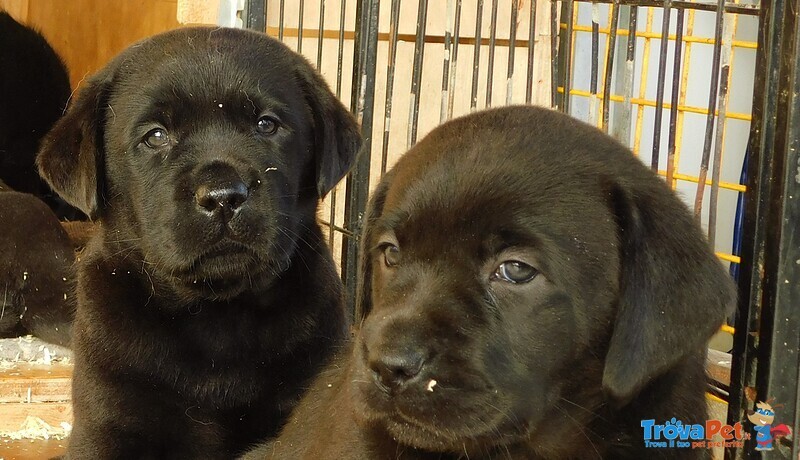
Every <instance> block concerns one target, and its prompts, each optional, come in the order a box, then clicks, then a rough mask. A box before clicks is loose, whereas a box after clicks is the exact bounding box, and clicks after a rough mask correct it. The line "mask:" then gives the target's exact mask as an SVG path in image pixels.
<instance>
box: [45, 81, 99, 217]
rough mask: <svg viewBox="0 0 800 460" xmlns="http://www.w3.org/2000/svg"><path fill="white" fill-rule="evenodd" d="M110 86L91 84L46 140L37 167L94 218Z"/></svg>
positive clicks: (68, 197) (94, 82)
mask: <svg viewBox="0 0 800 460" xmlns="http://www.w3.org/2000/svg"><path fill="white" fill-rule="evenodd" d="M109 86H110V85H109V83H108V82H107V81H106V79H105V72H103V73H102V74H99V75H98V76H96V77H95V78H93V79H92V80H91V81H89V82H88V83H87V85H86V87H85V88H83V89H82V90H81V91H80V94H79V95H78V96H77V98H76V99H75V100H74V101H73V102H72V103H71V104H70V106H69V108H68V109H67V113H66V114H65V115H64V116H62V117H61V118H60V119H59V120H58V121H57V122H56V124H55V125H54V126H53V128H52V129H51V130H50V132H48V133H47V135H46V136H45V137H44V139H43V140H42V145H41V147H40V148H39V153H38V155H37V158H36V164H37V166H38V167H39V173H40V174H41V175H42V177H44V179H45V180H46V181H47V183H48V184H50V187H51V188H52V189H53V190H55V191H56V193H58V194H59V195H60V196H61V197H62V198H64V200H66V201H67V202H68V203H69V204H71V205H73V206H75V207H77V208H79V209H80V210H81V211H83V212H84V213H86V215H87V216H89V218H90V219H94V218H95V217H97V215H98V213H99V211H100V205H99V198H100V194H101V188H102V177H101V176H102V175H101V172H102V168H101V165H102V161H103V160H102V158H103V122H104V112H105V107H106V105H107V100H108V87H109Z"/></svg>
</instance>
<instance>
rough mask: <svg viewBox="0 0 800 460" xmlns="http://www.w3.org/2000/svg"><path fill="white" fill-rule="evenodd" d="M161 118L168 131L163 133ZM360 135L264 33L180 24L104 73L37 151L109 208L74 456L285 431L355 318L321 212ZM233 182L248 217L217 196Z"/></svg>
mask: <svg viewBox="0 0 800 460" xmlns="http://www.w3.org/2000/svg"><path fill="white" fill-rule="evenodd" d="M267 113H269V114H272V115H273V116H274V117H275V118H277V119H279V123H278V125H279V128H278V129H277V131H276V132H275V133H273V134H264V133H259V132H257V130H256V126H257V120H258V119H259V118H260V117H262V116H263V115H264V114H267ZM155 128H160V129H165V130H166V131H167V132H168V135H169V139H170V141H169V143H168V144H167V145H164V146H161V147H151V146H148V144H146V143H145V141H146V140H147V138H148V136H147V134H146V133H148V132H149V131H150V130H152V129H155ZM360 143H361V138H360V134H359V130H358V127H357V125H356V123H355V121H354V119H353V117H352V116H351V115H350V114H349V112H347V110H346V109H345V108H344V107H343V106H342V104H341V103H340V102H339V101H337V100H336V99H335V97H334V96H333V94H332V93H331V92H330V90H329V89H328V87H327V85H326V84H325V83H324V82H323V80H322V78H321V77H320V76H319V75H318V74H317V73H316V72H315V71H314V70H313V68H312V67H311V66H310V65H309V64H308V62H307V61H305V60H304V59H303V58H302V57H300V56H298V55H297V54H295V53H293V52H292V51H290V50H289V49H288V48H287V47H285V46H284V45H282V44H281V43H279V42H278V41H276V40H273V39H271V38H269V37H267V36H265V35H263V34H256V33H252V32H246V31H241V30H234V29H219V28H185V29H180V30H176V31H172V32H168V33H165V34H162V35H159V36H155V37H152V38H150V39H147V40H144V41H142V42H140V43H138V44H135V45H133V46H132V47H130V48H129V49H128V50H126V51H125V52H123V53H122V54H121V55H120V56H118V57H117V58H115V59H114V60H113V61H112V62H111V63H110V64H109V65H108V66H106V67H105V68H104V69H103V70H101V71H100V72H99V73H98V74H97V75H95V76H94V77H93V78H92V79H91V80H89V81H88V82H87V83H86V87H85V88H84V89H83V90H82V91H81V92H80V94H79V95H78V97H77V98H76V99H75V100H74V101H73V103H72V105H71V107H70V108H69V111H68V112H67V114H66V115H65V117H64V118H62V119H61V120H60V121H59V122H58V123H57V124H56V126H55V127H54V128H53V130H52V131H51V132H50V134H49V135H48V136H47V138H46V139H45V142H44V146H43V149H42V151H41V152H40V155H39V158H38V162H39V166H40V168H41V171H42V174H43V176H44V177H46V178H47V180H48V182H49V183H50V184H51V185H52V186H53V188H54V189H56V190H57V191H58V192H59V193H61V194H62V196H64V197H66V198H67V199H68V200H69V201H70V202H71V203H72V204H74V205H76V206H78V207H79V208H81V209H82V210H83V211H84V212H86V213H87V214H88V215H90V216H92V217H94V218H96V219H98V220H99V221H100V231H99V232H98V234H97V235H96V236H95V237H94V238H93V239H92V240H91V241H90V242H89V244H88V245H87V247H86V249H85V252H84V255H83V259H82V260H81V263H80V264H79V268H78V270H79V275H78V310H77V316H76V322H75V328H74V350H75V355H76V358H75V375H74V380H73V405H74V414H75V424H74V429H73V432H72V436H71V439H70V443H69V455H70V457H71V458H75V459H84V458H92V459H105V458H108V459H111V458H171V459H188V458H215V459H216V458H230V457H231V456H233V455H234V454H236V453H238V452H241V451H242V450H244V449H245V448H246V447H247V446H248V445H250V444H251V443H253V442H255V441H257V440H259V439H262V438H264V437H266V436H268V435H270V434H274V433H275V431H276V430H277V428H278V426H279V425H280V423H282V421H283V420H284V418H285V417H286V416H287V415H288V413H289V410H290V409H291V408H292V407H293V406H294V404H295V403H296V401H297V399H298V397H299V393H300V389H301V387H303V386H304V385H305V384H306V381H307V380H308V379H309V378H310V377H311V376H312V375H314V374H316V373H317V371H318V370H319V367H320V366H321V365H322V363H323V361H325V360H326V359H327V358H328V356H329V355H330V354H331V353H332V352H333V349H334V347H335V346H336V344H338V343H339V342H340V341H341V340H342V339H343V337H344V335H345V333H346V330H347V328H346V320H345V315H344V309H343V305H342V288H341V281H340V280H339V278H338V276H337V273H336V270H335V266H334V263H333V260H332V258H331V255H330V251H329V249H328V248H327V246H326V245H325V242H324V241H323V239H322V236H321V231H320V228H319V225H318V224H317V223H316V220H315V213H316V209H317V206H318V203H319V200H320V198H321V197H322V196H324V195H325V194H326V193H327V192H328V191H329V190H330V189H331V188H332V187H333V186H334V185H335V184H336V183H337V182H338V181H339V179H341V178H342V177H343V176H344V174H345V173H346V172H347V170H348V169H349V168H350V166H351V164H352V163H353V162H354V160H355V156H356V153H357V151H358V148H359V146H360ZM231 184H240V185H241V187H246V190H247V195H246V197H247V198H246V201H244V202H242V203H241V205H240V206H239V207H238V208H236V211H235V212H234V211H232V209H233V208H232V207H226V208H224V209H226V210H228V211H230V214H229V216H228V217H227V218H224V219H223V218H222V217H221V216H223V215H224V214H213V213H211V212H210V211H207V210H205V209H204V208H202V205H201V204H200V203H201V201H200V198H201V197H202V195H203V193H202V190H203V189H204V188H205V189H206V190H208V189H211V190H227V189H228V188H230V187H233V186H232V185H231ZM215 200H216V198H215Z"/></svg>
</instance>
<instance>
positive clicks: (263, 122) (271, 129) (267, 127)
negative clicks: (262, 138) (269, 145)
mask: <svg viewBox="0 0 800 460" xmlns="http://www.w3.org/2000/svg"><path fill="white" fill-rule="evenodd" d="M279 126H280V125H279V124H278V120H276V119H275V118H273V117H270V116H263V117H261V118H259V119H258V122H256V131H258V132H259V133H260V134H265V135H267V136H270V135H272V134H275V133H276V132H277V131H278V127H279Z"/></svg>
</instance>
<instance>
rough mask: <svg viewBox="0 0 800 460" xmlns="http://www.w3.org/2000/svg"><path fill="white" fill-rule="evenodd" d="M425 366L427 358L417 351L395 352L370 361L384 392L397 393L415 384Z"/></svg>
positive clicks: (370, 365)
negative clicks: (410, 384)
mask: <svg viewBox="0 0 800 460" xmlns="http://www.w3.org/2000/svg"><path fill="white" fill-rule="evenodd" d="M424 365H425V357H424V356H423V355H422V353H420V352H418V351H415V350H403V351H394V352H389V353H386V354H382V355H380V356H378V357H376V358H374V359H370V361H369V367H370V369H372V372H373V375H374V377H375V378H376V382H377V383H378V386H380V387H381V389H382V390H385V391H389V392H395V391H398V390H401V389H402V388H403V387H405V386H406V385H408V384H409V383H411V382H413V381H414V380H415V378H416V377H417V376H418V375H419V374H420V372H421V371H422V368H423V367H424Z"/></svg>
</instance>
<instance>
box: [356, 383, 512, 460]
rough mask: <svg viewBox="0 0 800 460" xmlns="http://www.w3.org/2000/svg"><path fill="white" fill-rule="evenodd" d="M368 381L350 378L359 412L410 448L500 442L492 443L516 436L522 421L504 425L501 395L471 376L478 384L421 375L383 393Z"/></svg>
mask: <svg viewBox="0 0 800 460" xmlns="http://www.w3.org/2000/svg"><path fill="white" fill-rule="evenodd" d="M371 380H372V379H363V380H362V379H358V380H357V381H355V382H354V383H355V384H356V385H357V388H356V392H355V394H356V395H357V396H356V397H357V398H358V399H359V400H360V401H361V411H360V412H361V416H363V417H364V420H373V421H377V422H378V423H381V424H383V425H384V426H385V428H386V430H387V431H388V432H389V433H390V434H391V435H392V437H394V438H395V439H397V440H398V441H400V442H401V443H403V444H407V445H410V446H413V447H417V448H421V449H432V450H435V451H447V450H452V449H455V450H457V451H462V452H463V448H464V445H465V443H466V444H481V445H484V444H486V443H490V444H498V443H500V444H502V443H504V441H502V440H499V441H498V436H499V435H498V433H509V435H508V437H509V438H511V437H515V438H517V436H516V434H515V433H517V431H518V429H519V427H521V426H522V425H524V424H523V423H518V422H516V421H515V422H514V423H509V422H511V419H510V418H509V416H508V411H507V410H502V408H503V406H504V405H503V403H502V398H500V397H498V396H499V395H498V394H497V393H496V390H494V389H492V388H493V387H491V386H490V385H489V384H488V382H486V381H485V379H482V378H479V377H477V376H476V377H475V379H473V380H474V381H475V382H478V381H480V382H481V383H475V384H469V385H459V384H458V383H457V382H455V381H454V382H448V380H447V379H446V378H440V379H435V378H427V379H424V381H423V382H420V383H419V385H418V388H407V389H405V390H404V391H402V392H395V393H387V392H386V391H383V390H382V389H381V388H380V387H379V386H378V385H376V384H375V382H373V381H371ZM457 380H459V381H460V380H461V379H457ZM506 425H515V426H514V427H511V426H506Z"/></svg>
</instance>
